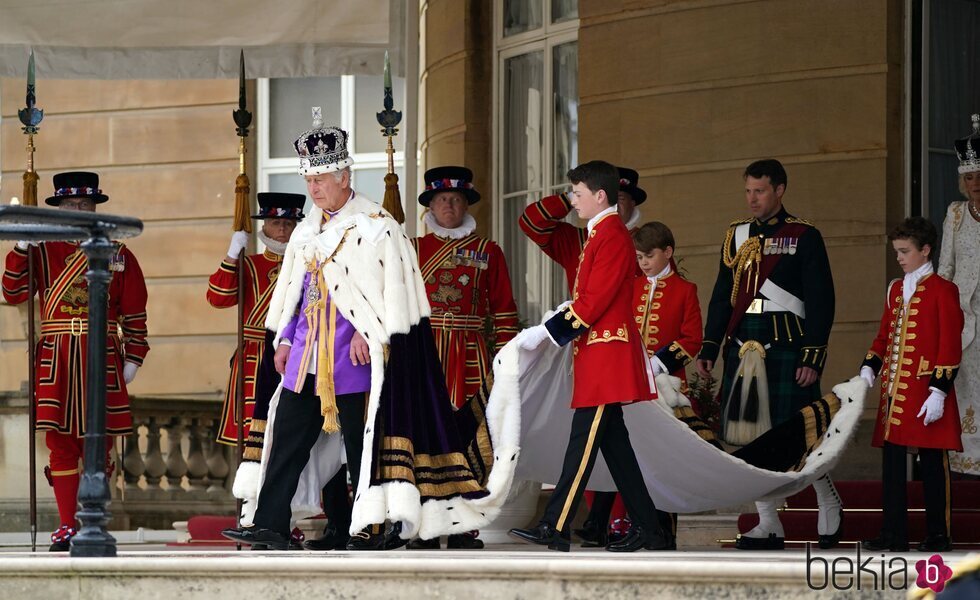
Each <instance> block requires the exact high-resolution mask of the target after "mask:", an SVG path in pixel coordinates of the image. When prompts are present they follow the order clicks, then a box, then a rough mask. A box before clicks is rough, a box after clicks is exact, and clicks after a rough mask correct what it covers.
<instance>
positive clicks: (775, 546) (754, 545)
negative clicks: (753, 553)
mask: <svg viewBox="0 0 980 600" xmlns="http://www.w3.org/2000/svg"><path fill="white" fill-rule="evenodd" d="M735 547H736V548H738V549H739V550H783V549H784V548H786V538H785V537H779V536H777V535H776V534H775V533H770V534H769V537H764V538H757V537H749V536H747V535H739V536H738V537H737V538H736V539H735Z"/></svg>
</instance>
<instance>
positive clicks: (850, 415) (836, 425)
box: [766, 375, 868, 498]
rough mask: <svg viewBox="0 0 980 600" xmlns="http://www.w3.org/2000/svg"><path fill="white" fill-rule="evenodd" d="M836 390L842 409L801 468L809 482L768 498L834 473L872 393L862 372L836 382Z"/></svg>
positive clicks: (788, 493)
mask: <svg viewBox="0 0 980 600" xmlns="http://www.w3.org/2000/svg"><path fill="white" fill-rule="evenodd" d="M833 392H834V395H835V396H837V397H838V398H840V410H838V411H837V414H835V415H834V418H833V419H831V421H830V425H829V426H828V427H827V432H826V433H824V434H823V438H821V440H820V444H819V445H818V446H817V447H816V448H814V449H813V452H812V453H811V454H810V455H809V456H808V457H807V459H806V464H805V465H803V468H802V469H800V470H799V474H800V475H802V476H803V477H804V478H805V482H804V483H802V484H800V483H795V484H790V485H788V486H784V487H782V488H779V489H778V490H776V491H775V492H773V493H772V494H770V495H768V496H766V498H785V497H788V496H792V495H793V494H795V493H797V492H799V491H800V490H802V489H803V488H805V487H807V486H808V485H810V484H812V483H813V481H815V480H816V479H818V478H820V477H822V476H823V475H825V474H827V473H830V471H831V470H832V469H833V468H834V466H835V465H836V464H837V462H838V461H839V460H840V459H841V457H842V456H843V455H844V448H845V447H846V446H847V444H849V443H850V441H851V439H852V438H853V437H854V434H855V433H857V429H858V425H859V424H860V420H861V413H862V412H863V411H864V397H865V396H866V395H867V393H868V384H867V383H865V381H864V379H862V378H861V376H860V375H858V376H855V377H852V378H851V379H849V380H848V381H845V382H844V383H838V384H837V385H835V386H834V388H833Z"/></svg>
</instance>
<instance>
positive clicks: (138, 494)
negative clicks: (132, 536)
mask: <svg viewBox="0 0 980 600" xmlns="http://www.w3.org/2000/svg"><path fill="white" fill-rule="evenodd" d="M220 409H221V402H220V401H218V400H212V399H209V400H189V399H173V398H154V397H140V396H135V397H133V398H132V412H133V426H134V427H133V433H132V434H131V435H129V436H128V437H126V438H125V440H124V441H123V443H122V444H121V446H119V445H117V450H119V451H120V452H121V458H120V460H118V461H117V465H118V466H119V467H120V468H118V469H117V471H116V480H115V483H116V488H117V489H116V492H118V494H115V493H114V496H116V495H118V500H114V502H113V504H114V505H116V506H117V509H116V510H113V512H114V513H115V512H117V511H118V513H119V514H118V517H119V518H121V519H122V520H123V521H124V523H122V524H121V525H123V526H124V528H126V529H134V528H136V527H152V528H155V529H161V528H170V526H171V524H172V523H173V522H174V521H179V520H186V519H187V518H189V517H191V516H193V515H196V514H229V515H234V514H235V513H234V511H235V499H234V498H233V497H232V495H231V492H230V490H231V485H232V477H233V476H234V472H235V471H234V466H235V448H234V446H227V445H224V444H219V443H217V442H216V441H215V436H216V433H217V429H218V426H219V423H220V418H221V416H220ZM116 502H118V504H116Z"/></svg>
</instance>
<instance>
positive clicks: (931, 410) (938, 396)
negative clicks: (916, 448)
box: [915, 390, 946, 425]
mask: <svg viewBox="0 0 980 600" xmlns="http://www.w3.org/2000/svg"><path fill="white" fill-rule="evenodd" d="M945 403H946V394H944V393H942V392H937V391H936V390H933V391H932V393H931V394H929V397H928V398H926V401H925V402H923V403H922V408H920V409H919V414H917V415H915V416H916V417H921V416H922V415H925V416H926V418H924V419H922V424H923V425H928V424H929V423H935V422H936V421H938V420H939V419H941V418H943V405H944V404H945Z"/></svg>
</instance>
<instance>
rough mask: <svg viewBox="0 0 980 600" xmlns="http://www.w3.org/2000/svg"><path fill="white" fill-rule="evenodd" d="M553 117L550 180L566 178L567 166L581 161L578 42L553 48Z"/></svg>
mask: <svg viewBox="0 0 980 600" xmlns="http://www.w3.org/2000/svg"><path fill="white" fill-rule="evenodd" d="M551 61H552V69H551V72H552V79H553V81H552V89H553V90H554V111H555V113H554V116H553V119H554V120H553V121H552V138H553V139H552V152H553V154H552V160H551V164H552V176H551V182H552V183H553V184H554V183H558V182H561V181H564V179H565V174H566V173H568V170H569V169H571V168H572V167H574V166H575V165H577V164H578V42H569V43H567V44H561V45H560V46H555V47H554V48H552V53H551Z"/></svg>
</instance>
